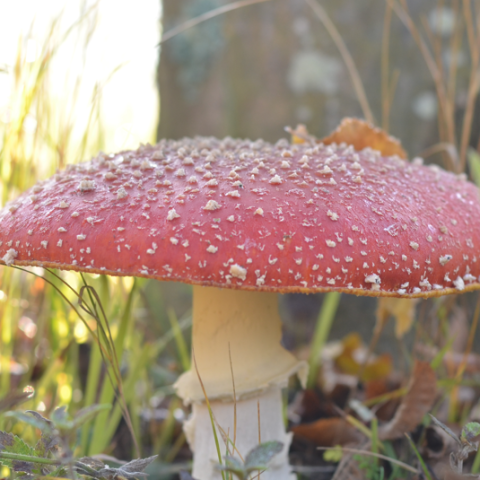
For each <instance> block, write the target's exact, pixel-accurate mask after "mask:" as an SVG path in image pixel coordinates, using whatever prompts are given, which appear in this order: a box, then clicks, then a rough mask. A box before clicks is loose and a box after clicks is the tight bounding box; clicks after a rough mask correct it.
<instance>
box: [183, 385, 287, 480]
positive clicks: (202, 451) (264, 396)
mask: <svg viewBox="0 0 480 480" xmlns="http://www.w3.org/2000/svg"><path fill="white" fill-rule="evenodd" d="M210 406H211V409H212V412H213V415H214V417H215V420H216V423H217V425H216V431H217V437H218V439H219V443H220V450H221V454H222V457H223V456H224V455H225V453H226V449H227V447H226V445H225V441H222V439H224V437H223V435H228V438H229V440H230V442H232V443H233V441H234V440H235V447H236V451H235V452H232V446H231V443H230V442H229V450H230V453H229V454H230V455H234V456H235V457H236V458H240V457H239V455H238V452H240V454H241V455H242V457H243V459H245V456H246V455H247V453H248V452H249V451H250V450H251V449H252V448H254V447H255V446H256V445H258V444H259V438H260V439H261V442H267V441H271V440H277V441H279V442H282V443H283V445H284V447H283V450H282V451H281V452H280V453H279V454H278V455H276V456H275V457H274V458H273V460H272V462H271V463H270V466H269V469H268V470H267V471H265V472H264V473H262V475H261V479H262V480H295V479H296V478H297V477H296V475H294V474H292V473H291V471H290V466H289V464H288V449H289V446H290V442H291V436H292V434H291V433H286V432H285V427H284V422H283V418H282V394H281V389H280V388H279V387H278V386H273V387H271V388H269V389H268V390H267V391H265V392H263V393H261V394H259V395H257V396H254V397H250V398H248V399H246V400H239V401H238V402H237V403H236V416H237V419H236V429H235V419H234V415H235V414H234V412H235V405H234V403H233V401H232V402H222V401H213V402H211V403H210ZM259 418H260V425H259V420H258V419H259ZM184 430H185V434H186V436H187V440H188V442H189V444H190V447H191V449H192V450H193V452H194V460H193V472H192V475H193V477H194V478H195V479H198V480H221V478H222V476H221V474H220V472H219V471H218V470H217V469H216V468H215V465H216V464H218V463H219V461H218V454H217V449H216V447H215V440H214V436H213V431H212V424H211V420H210V415H209V412H208V408H207V406H206V405H205V404H204V403H200V404H197V403H195V404H193V412H192V416H191V417H190V419H189V420H188V421H187V422H186V423H185V426H184ZM222 461H223V458H222Z"/></svg>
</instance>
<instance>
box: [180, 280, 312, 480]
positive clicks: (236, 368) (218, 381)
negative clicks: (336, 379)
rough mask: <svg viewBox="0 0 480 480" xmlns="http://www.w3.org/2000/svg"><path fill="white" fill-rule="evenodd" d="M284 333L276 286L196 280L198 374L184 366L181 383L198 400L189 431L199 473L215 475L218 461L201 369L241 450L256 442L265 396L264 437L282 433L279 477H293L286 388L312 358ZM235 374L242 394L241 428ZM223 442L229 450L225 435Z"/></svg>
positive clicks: (222, 422)
mask: <svg viewBox="0 0 480 480" xmlns="http://www.w3.org/2000/svg"><path fill="white" fill-rule="evenodd" d="M281 336H282V324H281V320H280V317H279V315H278V306H277V295H276V294H275V293H266V292H249V291H244V290H234V289H220V288H213V287H200V286H195V287H194V291H193V332H192V343H193V349H194V354H195V360H196V365H197V368H198V374H197V372H196V371H195V369H193V370H190V371H188V372H186V373H184V374H183V375H182V376H181V377H180V379H179V380H178V381H177V383H176V385H175V387H176V389H177V393H178V395H179V396H180V397H181V398H182V399H183V400H184V402H185V403H187V404H189V403H193V404H194V406H193V415H192V418H191V420H190V421H189V422H188V424H187V425H186V433H187V437H188V440H189V442H190V445H191V447H192V450H193V451H194V452H195V459H194V465H199V466H198V467H195V469H194V477H195V478H198V479H199V480H210V479H213V478H217V477H216V476H215V475H216V474H214V473H213V472H214V471H213V470H212V465H213V464H214V462H215V461H218V457H217V454H216V451H215V446H214V441H213V435H212V427H211V425H210V423H209V422H210V421H209V416H208V410H207V407H206V406H205V404H204V400H205V396H204V393H203V390H202V386H201V385H200V382H199V379H198V376H200V378H201V379H202V383H203V385H204V387H205V391H206V394H207V396H208V398H209V401H210V404H211V406H212V411H213V413H214V416H215V418H216V421H217V423H218V425H219V426H220V427H221V428H222V429H223V431H224V432H228V436H229V439H230V440H232V441H233V438H234V436H235V437H236V445H237V448H238V450H239V452H240V454H241V455H242V456H243V457H244V456H245V455H246V454H247V453H248V451H249V450H251V449H252V448H253V447H255V446H256V445H258V422H257V402H260V419H261V420H260V423H261V425H260V432H261V438H262V441H268V440H278V441H281V442H283V443H284V444H285V453H284V454H283V455H282V458H283V460H282V461H280V466H279V467H278V468H277V467H276V468H275V472H276V477H275V478H277V479H278V480H290V479H291V478H294V477H291V475H290V474H289V473H288V472H289V469H288V461H287V454H286V452H287V451H288V444H289V443H290V437H289V436H288V435H287V434H286V433H285V429H284V426H283V420H282V402H281V388H282V387H284V386H286V384H287V380H288V378H289V377H290V376H291V375H292V374H294V373H297V374H298V375H299V377H300V379H301V380H302V382H304V381H305V379H306V374H307V366H306V363H305V362H299V361H298V360H297V359H296V358H295V357H294V356H293V355H292V354H291V353H289V352H287V351H286V350H285V349H284V348H283V347H282V346H281V345H280V341H281ZM232 376H233V378H232ZM233 382H234V383H235V394H236V400H237V402H236V404H237V408H236V410H237V431H236V432H235V434H234V423H233V414H234V400H233ZM219 438H222V435H219ZM221 449H222V454H224V453H225V451H226V447H225V445H224V443H222V446H221ZM230 450H231V448H230ZM207 452H208V453H207ZM212 455H213V456H212ZM279 457H280V455H279ZM282 471H284V473H283V476H282V474H281V473H280V472H282ZM264 475H267V474H262V479H263V478H264ZM279 475H280V476H279ZM218 478H220V477H218ZM267 478H268V477H265V478H264V480H266V479H267ZM272 478H273V477H272Z"/></svg>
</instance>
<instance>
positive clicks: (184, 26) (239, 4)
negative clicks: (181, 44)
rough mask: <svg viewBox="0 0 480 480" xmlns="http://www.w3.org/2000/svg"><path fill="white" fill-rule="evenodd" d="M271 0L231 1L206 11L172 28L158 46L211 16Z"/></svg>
mask: <svg viewBox="0 0 480 480" xmlns="http://www.w3.org/2000/svg"><path fill="white" fill-rule="evenodd" d="M269 1H271V0H241V1H238V2H233V3H229V4H228V5H223V6H221V7H218V8H214V9H213V10H210V11H208V12H205V13H204V14H202V15H199V16H198V17H195V18H192V19H191V20H187V21H186V22H183V23H181V24H180V25H178V26H176V27H174V28H172V29H171V30H169V31H168V32H166V33H164V34H163V35H162V39H161V40H160V42H159V43H158V45H157V47H158V46H160V45H161V44H162V43H164V42H166V41H167V40H170V39H171V38H173V37H176V36H177V35H179V34H180V33H183V32H185V31H186V30H188V29H190V28H192V27H196V26H197V25H199V24H200V23H203V22H206V21H207V20H210V19H211V18H215V17H218V16H219V15H223V14H224V13H227V12H231V11H232V10H238V9H239V8H243V7H248V6H249V5H255V4H256V3H264V2H269Z"/></svg>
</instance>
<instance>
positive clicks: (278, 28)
mask: <svg viewBox="0 0 480 480" xmlns="http://www.w3.org/2000/svg"><path fill="white" fill-rule="evenodd" d="M232 5H233V7H235V8H233V7H232ZM466 5H467V6H466ZM472 5H473V4H472V3H471V2H468V1H466V2H463V3H462V2H461V1H456V0H449V1H436V0H408V1H407V0H405V1H404V0H386V1H384V2H381V1H379V0H364V1H362V2H359V1H352V0H325V1H322V2H317V1H316V0H257V1H255V0H245V1H238V2H231V1H229V0H164V1H163V2H161V1H160V0H137V1H136V2H121V3H119V2H115V1H114V0H96V1H88V0H70V1H69V2H62V1H58V0H43V1H42V2H37V1H34V0H28V1H27V0H16V1H15V2H7V1H1V0H0V205H1V206H3V205H4V204H5V203H6V202H7V201H8V200H9V199H12V198H14V197H16V196H17V195H18V194H19V193H20V192H22V191H23V190H25V189H26V188H29V187H30V186H32V185H33V184H34V183H36V182H37V181H38V180H41V179H44V178H47V177H49V176H50V175H52V174H53V173H54V172H55V170H56V169H58V168H64V167H65V165H66V164H68V163H75V162H79V161H84V160H88V159H89V158H91V157H92V156H94V155H96V154H97V153H98V152H99V151H104V152H107V153H110V152H115V151H119V150H123V149H135V148H137V146H138V145H139V144H140V143H154V142H155V141H156V140H158V139H160V138H181V137H184V136H189V137H191V136H195V135H213V136H216V137H224V136H232V137H248V138H252V139H257V138H263V139H266V140H268V141H276V140H277V139H279V138H281V137H286V138H288V134H287V133H286V132H285V127H286V126H291V127H294V126H295V125H296V124H298V123H303V124H305V125H306V126H307V128H308V130H309V132H310V133H311V134H313V135H315V136H317V137H320V138H321V137H323V136H325V135H327V134H328V133H329V132H330V131H332V130H333V129H334V128H336V126H337V125H338V124H339V122H340V121H341V119H342V118H344V117H347V116H350V117H360V118H366V119H368V120H369V121H371V122H372V123H374V124H375V125H377V126H379V127H383V128H384V129H385V130H387V131H388V132H389V133H390V134H391V135H394V136H396V137H398V138H399V139H401V141H402V144H403V146H404V148H405V149H406V150H407V151H408V154H409V156H410V158H413V157H415V156H424V157H425V161H426V162H427V163H429V162H436V163H438V164H440V165H442V166H443V167H445V168H447V169H451V170H455V171H457V172H463V171H465V172H466V173H468V174H469V175H471V178H473V179H474V180H475V179H477V180H478V177H475V172H476V171H475V165H477V163H478V159H477V160H475V158H476V157H475V156H474V154H472V155H471V156H470V157H469V162H467V153H468V147H471V148H473V149H477V147H478V145H477V144H478V140H479V129H480V119H478V118H477V114H476V112H477V109H476V108H475V105H476V98H477V90H478V85H477V83H478V65H479V63H478V62H479V58H478V51H477V50H478V41H476V40H475V38H478V37H475V36H476V35H478V32H477V31H476V28H477V26H476V25H474V27H473V28H474V31H473V35H474V38H473V41H472V37H471V28H470V22H471V21H472V20H471V18H473V17H474V15H476V14H477V12H476V11H475V9H474V7H475V6H472ZM231 7H232V8H231ZM469 15H470V20H469V19H468V18H469ZM210 17H211V18H210ZM192 19H196V21H195V22H191V20H192ZM472 25H473V23H472ZM162 35H163V40H162ZM473 151H475V150H473ZM475 162H477V163H475ZM33 272H34V274H36V275H39V276H37V277H36V276H35V275H32V274H30V273H26V272H23V271H19V270H13V269H10V268H3V267H0V399H1V398H2V397H4V396H5V395H7V394H9V393H10V392H12V391H15V390H17V389H20V390H22V389H23V388H24V387H26V386H31V387H32V388H33V389H34V391H35V396H34V397H33V398H32V399H30V400H28V402H27V403H26V404H24V405H22V407H21V408H22V409H27V408H31V409H36V410H40V411H42V412H45V415H48V414H49V412H51V411H52V410H53V409H54V408H55V407H57V406H60V405H67V406H68V407H69V411H71V412H75V411H77V410H78V409H79V408H81V407H84V406H86V405H91V404H92V403H114V404H115V411H114V414H112V415H109V414H107V413H102V414H100V415H99V416H98V417H96V419H95V420H93V421H90V422H88V423H86V424H85V425H84V426H83V427H82V430H81V432H80V434H79V438H78V442H77V444H76V447H75V449H76V450H75V452H76V453H78V454H82V455H86V454H92V453H99V452H107V453H109V454H112V455H115V456H118V457H119V458H125V459H129V458H131V457H132V453H133V443H132V441H131V436H130V434H129V433H128V428H127V426H126V424H125V422H124V421H122V408H121V403H122V402H120V401H118V400H115V390H116V389H115V388H114V385H115V383H114V385H113V386H112V385H111V384H110V383H109V382H108V381H107V377H108V376H109V375H108V374H109V373H110V374H112V375H113V377H114V378H116V379H117V381H118V379H120V378H122V381H123V383H124V386H125V388H124V391H125V395H124V399H123V400H124V402H125V405H127V406H128V408H129V409H130V411H131V413H132V423H133V425H132V426H131V428H132V429H133V430H134V431H135V433H136V436H137V438H138V439H139V443H140V448H141V453H142V454H143V455H150V454H158V455H159V459H158V461H157V463H156V466H155V469H152V472H155V473H154V474H153V476H152V477H151V478H159V479H160V478H165V479H167V478H171V479H173V478H178V477H175V476H173V475H176V472H177V470H179V469H180V468H188V462H189V459H190V453H189V450H188V447H187V446H186V444H185V439H184V436H183V434H182V433H181V422H182V421H183V420H184V419H185V417H186V415H188V411H187V410H186V409H185V408H184V407H183V406H182V405H181V403H180V401H179V400H178V399H176V397H175V396H174V395H173V390H172V388H171V385H172V383H173V382H174V381H175V379H176V378H177V376H178V375H179V374H180V373H181V372H182V371H184V370H185V369H187V368H188V367H189V358H188V357H189V355H188V352H189V339H190V324H191V319H190V308H191V292H190V288H189V287H188V286H185V285H175V284H166V283H159V282H155V281H146V280H142V279H136V280H135V281H133V280H132V279H129V278H127V279H120V278H105V277H100V276H95V275H90V276H85V277H84V278H81V277H80V276H78V275H76V274H72V273H68V272H63V273H59V272H57V273H58V274H59V275H60V276H61V279H63V280H65V281H66V282H68V284H69V285H71V286H72V287H73V288H74V289H76V290H77V291H78V290H79V289H80V288H81V286H82V285H83V284H84V282H86V283H88V284H89V285H92V286H93V287H94V288H95V289H96V291H97V292H98V293H99V298H100V300H101V301H102V304H103V306H104V308H105V310H106V313H107V317H108V319H109V322H110V325H111V328H112V335H113V337H112V338H113V340H114V343H115V347H116V349H117V354H118V358H119V360H120V361H119V364H118V365H117V366H115V365H114V363H109V362H108V361H106V362H103V361H102V357H101V354H100V350H99V348H98V346H97V345H96V343H95V342H92V337H91V335H89V333H88V329H87V326H88V327H89V328H91V329H92V330H93V331H94V332H97V333H98V331H99V329H101V327H100V326H99V324H98V319H97V318H94V317H92V318H87V320H86V321H83V320H81V319H80V317H79V316H78V314H77V313H76V312H75V311H74V310H73V309H72V308H71V306H70V305H68V303H66V302H64V301H63V300H62V299H61V297H60V296H59V292H60V293H62V294H63V295H64V296H65V298H67V299H68V300H69V301H70V302H72V304H74V305H77V304H78V299H77V298H76V297H75V295H74V294H72V292H71V291H70V289H69V288H68V287H66V286H65V285H64V284H62V283H61V282H60V280H59V279H58V278H55V277H52V276H51V275H50V274H49V273H48V272H45V271H43V270H42V269H34V270H33ZM43 276H45V278H47V279H49V280H50V281H51V282H52V283H51V284H50V283H48V282H46V281H45V280H44V279H43V278H42V277H43ZM132 288H133V290H132ZM475 299H476V296H475V297H473V296H472V295H466V296H463V297H460V299H459V300H458V302H457V303H458V304H459V305H460V306H458V305H457V304H456V301H455V300H448V301H447V300H442V299H439V300H438V301H430V302H422V304H421V305H420V306H417V307H418V308H417V311H418V312H417V313H418V315H420V316H421V317H422V318H423V320H424V323H423V324H422V326H420V327H415V328H413V329H411V330H410V331H408V332H407V333H406V334H405V335H403V334H402V335H398V334H396V333H395V324H394V322H390V323H387V325H386V326H385V328H384V330H383V333H382V335H381V336H380V340H379V343H378V345H377V346H376V347H375V352H376V353H377V354H382V353H385V352H388V353H390V354H392V358H391V359H390V360H388V362H387V363H388V365H389V366H388V368H383V367H385V365H386V364H384V365H383V367H382V364H380V367H379V370H378V372H380V373H378V372H377V373H378V375H379V376H380V377H382V375H384V376H385V375H386V374H385V371H387V370H388V372H391V370H392V368H393V367H392V365H395V366H396V367H395V368H400V370H401V371H402V372H406V371H407V370H408V368H409V366H410V365H411V361H412V352H411V349H412V345H413V342H414V340H416V342H417V343H418V340H419V338H420V339H422V340H424V342H425V343H426V344H427V346H428V347H432V348H435V349H437V350H435V351H438V349H441V348H444V347H445V345H447V344H448V346H449V348H451V349H452V351H460V352H462V351H464V349H465V348H466V344H467V343H466V342H467V337H468V335H469V320H470V319H471V317H472V315H473V309H474V302H475ZM322 302H323V296H322V295H310V296H304V295H289V296H282V297H281V298H280V311H281V315H282V318H283V320H284V325H285V335H284V343H285V345H286V346H287V347H288V348H289V349H291V350H294V351H295V352H297V354H298V355H300V356H304V357H308V355H310V352H309V344H310V340H311V338H312V335H313V334H314V331H315V328H316V325H317V316H318V313H319V311H320V308H321V305H322ZM376 307H377V303H376V300H374V299H369V298H360V297H358V298H357V297H351V296H345V295H344V296H343V297H342V301H341V302H340V305H339V307H338V310H337V311H336V313H335V312H334V314H335V322H334V324H333V326H332V328H331V331H330V332H329V339H330V340H334V339H337V340H339V341H342V340H344V339H345V337H346V336H347V335H348V334H349V333H351V332H352V331H354V333H356V334H359V335H360V337H359V338H360V340H359V339H356V340H355V342H357V343H358V344H359V345H360V343H362V340H361V339H362V338H363V342H364V343H365V344H368V343H369V342H370V341H371V339H372V331H373V329H374V327H375V324H376V321H377V319H376V314H375V312H376ZM452 312H454V313H452ZM452 319H453V320H452ZM84 320H85V319H84ZM353 320H355V328H354V330H353V329H352V321H353ZM452 329H454V330H455V331H456V333H457V336H456V340H455V342H454V344H452V343H448V339H449V335H450V333H451V331H452ZM407 330H408V329H407ZM432 332H434V333H433V334H432ZM474 333H475V332H474ZM349 345H350V344H349ZM349 348H350V347H349ZM379 358H384V357H379ZM389 362H390V363H389ZM356 372H357V373H358V370H357V371H356ZM350 373H351V372H350ZM374 376H375V375H374ZM382 378H384V377H382ZM475 388H476V387H475ZM295 390H296V386H295V385H293V386H292V391H291V393H290V397H289V398H290V400H292V399H293V397H294V393H295ZM457 393H458V392H457ZM472 395H473V394H472ZM475 395H476V394H475ZM342 398H343V397H342ZM476 398H477V397H476V396H472V397H471V403H472V404H473V403H475V402H476ZM474 400H475V401H474ZM456 401H457V397H454V399H453V400H452V402H453V404H455V405H456V404H457V403H455V402H456ZM469 401H470V400H469ZM452 411H453V412H454V413H453V414H452V415H453V417H452V418H453V419H456V418H457V417H455V411H454V409H453V410H452ZM297 417H298V415H297ZM297 417H295V418H297ZM292 418H293V417H292ZM298 418H300V417H298ZM298 418H297V421H299V420H298ZM7 428H10V429H13V430H14V431H15V432H16V433H18V434H20V435H22V436H23V437H24V438H26V439H29V440H32V438H35V432H34V430H33V429H31V428H29V427H24V426H22V425H20V424H18V423H12V421H11V420H6V419H2V418H0V429H7ZM308 460H309V461H314V460H312V458H309V459H308ZM302 461H303V460H302V459H301V458H300V460H299V463H302ZM315 461H316V460H315ZM318 468H324V470H318V471H317V473H315V475H317V476H305V478H330V477H331V472H332V466H331V464H330V465H326V466H325V465H324V464H322V465H321V466H319V467H318ZM329 469H330V470H329ZM318 472H324V473H322V475H325V476H324V477H321V476H318V475H320V474H319V473H318ZM3 474H4V476H6V475H7V474H8V471H7V470H4V471H3ZM305 475H306V474H305ZM1 477H2V474H1V472H0V478H1Z"/></svg>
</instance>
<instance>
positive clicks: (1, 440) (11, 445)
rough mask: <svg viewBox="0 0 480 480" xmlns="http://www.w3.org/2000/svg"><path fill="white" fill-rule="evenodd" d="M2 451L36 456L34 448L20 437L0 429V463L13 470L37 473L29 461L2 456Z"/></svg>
mask: <svg viewBox="0 0 480 480" xmlns="http://www.w3.org/2000/svg"><path fill="white" fill-rule="evenodd" d="M2 453H13V454H20V455H27V456H30V457H38V455H36V453H35V450H34V449H33V448H32V447H30V445H28V444H26V443H25V442H24V441H23V440H22V439H21V438H19V437H17V436H16V435H13V434H11V433H6V432H2V431H0V464H1V465H5V466H6V467H8V468H10V469H12V470H13V471H15V472H24V473H39V470H36V469H35V465H34V464H33V463H31V462H25V461H19V460H12V459H8V458H4V457H2Z"/></svg>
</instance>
